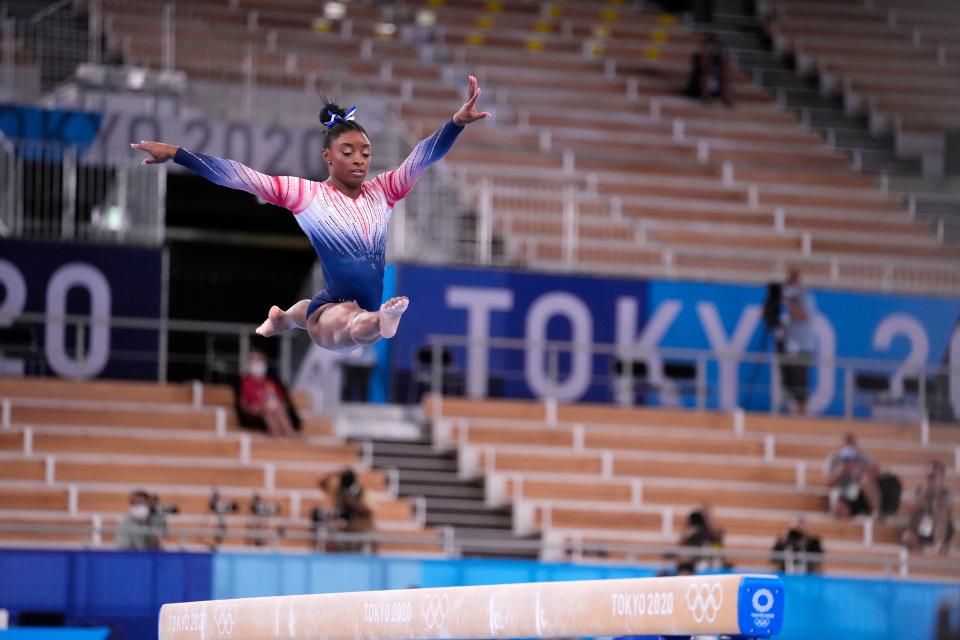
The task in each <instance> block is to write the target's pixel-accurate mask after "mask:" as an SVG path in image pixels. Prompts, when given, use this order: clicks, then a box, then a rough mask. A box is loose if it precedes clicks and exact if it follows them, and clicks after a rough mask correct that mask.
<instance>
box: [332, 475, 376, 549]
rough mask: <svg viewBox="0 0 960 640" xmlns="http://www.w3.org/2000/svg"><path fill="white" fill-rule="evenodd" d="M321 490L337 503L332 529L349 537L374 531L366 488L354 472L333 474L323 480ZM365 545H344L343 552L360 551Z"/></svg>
mask: <svg viewBox="0 0 960 640" xmlns="http://www.w3.org/2000/svg"><path fill="white" fill-rule="evenodd" d="M319 484H320V488H321V489H323V490H324V491H325V492H326V494H327V495H328V496H329V497H330V498H331V500H332V502H333V514H332V523H331V525H332V528H333V530H334V531H343V532H347V533H368V532H370V531H372V530H373V511H372V510H371V509H370V507H369V506H368V505H367V502H366V496H365V495H364V491H363V486H361V484H360V483H359V482H358V481H357V476H356V474H355V473H354V472H353V469H344V470H343V471H340V472H333V473H329V474H327V475H326V476H324V477H323V478H321V479H320V482H319ZM362 548H363V544H362V543H357V542H344V543H340V544H338V545H337V550H339V551H360V550H361V549H362Z"/></svg>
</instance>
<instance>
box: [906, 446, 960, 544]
mask: <svg viewBox="0 0 960 640" xmlns="http://www.w3.org/2000/svg"><path fill="white" fill-rule="evenodd" d="M925 472H926V473H925V475H924V480H923V484H921V485H920V486H919V487H917V488H916V490H915V491H914V493H913V508H912V509H911V511H910V522H909V524H908V525H907V529H906V530H905V531H904V532H903V536H902V538H901V540H902V541H903V544H904V545H905V546H906V547H907V548H908V549H910V550H911V551H920V550H924V549H930V550H932V551H934V552H936V553H940V554H943V555H946V554H947V553H948V552H949V551H950V541H951V540H952V539H953V532H954V531H953V494H952V493H951V492H950V490H949V489H948V488H947V487H946V484H945V482H946V468H945V467H944V464H943V463H942V462H940V461H939V460H930V461H929V462H927V464H926V468H925Z"/></svg>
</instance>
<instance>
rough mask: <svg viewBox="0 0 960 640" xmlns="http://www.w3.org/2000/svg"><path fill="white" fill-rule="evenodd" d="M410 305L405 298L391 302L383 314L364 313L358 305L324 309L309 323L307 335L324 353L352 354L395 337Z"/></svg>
mask: <svg viewBox="0 0 960 640" xmlns="http://www.w3.org/2000/svg"><path fill="white" fill-rule="evenodd" d="M408 305H409V300H407V298H404V297H401V298H393V299H391V300H388V301H387V302H385V303H383V305H381V307H380V311H364V310H363V309H361V308H360V306H359V305H357V303H356V302H340V303H336V304H328V305H324V306H323V307H320V308H319V309H317V310H316V311H314V312H313V315H311V316H310V318H308V319H307V332H308V333H309V334H310V337H311V338H313V341H314V342H315V343H317V344H318V345H320V346H321V347H323V348H325V349H330V350H331V351H349V350H351V349H355V348H356V347H362V346H366V345H368V344H373V343H374V342H377V341H378V340H380V339H381V338H392V337H393V336H395V335H396V334H397V327H398V326H399V325H400V316H402V315H403V312H404V311H406V310H407V306H408Z"/></svg>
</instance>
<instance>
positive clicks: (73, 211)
mask: <svg viewBox="0 0 960 640" xmlns="http://www.w3.org/2000/svg"><path fill="white" fill-rule="evenodd" d="M60 175H61V189H62V191H61V194H62V197H63V209H62V211H61V223H60V238H61V239H62V240H77V239H78V238H77V149H76V147H74V146H65V147H63V164H62V165H61V174H60Z"/></svg>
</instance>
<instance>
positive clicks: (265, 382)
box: [240, 351, 296, 436]
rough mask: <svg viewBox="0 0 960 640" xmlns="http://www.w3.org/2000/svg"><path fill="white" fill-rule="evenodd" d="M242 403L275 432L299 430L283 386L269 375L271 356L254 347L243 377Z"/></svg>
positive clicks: (270, 431) (247, 411) (279, 434)
mask: <svg viewBox="0 0 960 640" xmlns="http://www.w3.org/2000/svg"><path fill="white" fill-rule="evenodd" d="M240 406H241V408H242V409H243V411H244V412H245V413H248V414H250V415H253V416H257V417H259V418H261V419H262V420H263V422H264V424H266V425H267V431H268V432H269V433H270V434H271V435H274V436H292V435H294V434H295V433H296V431H294V428H293V425H292V424H291V423H290V417H289V416H288V415H287V407H286V403H285V402H284V394H283V390H282V389H280V387H279V386H278V385H277V383H275V382H274V381H273V380H271V379H270V378H268V377H267V357H266V356H265V355H264V354H263V353H261V352H259V351H251V352H250V356H249V358H248V359H247V372H246V373H245V374H244V375H243V377H242V378H241V379H240Z"/></svg>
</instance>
